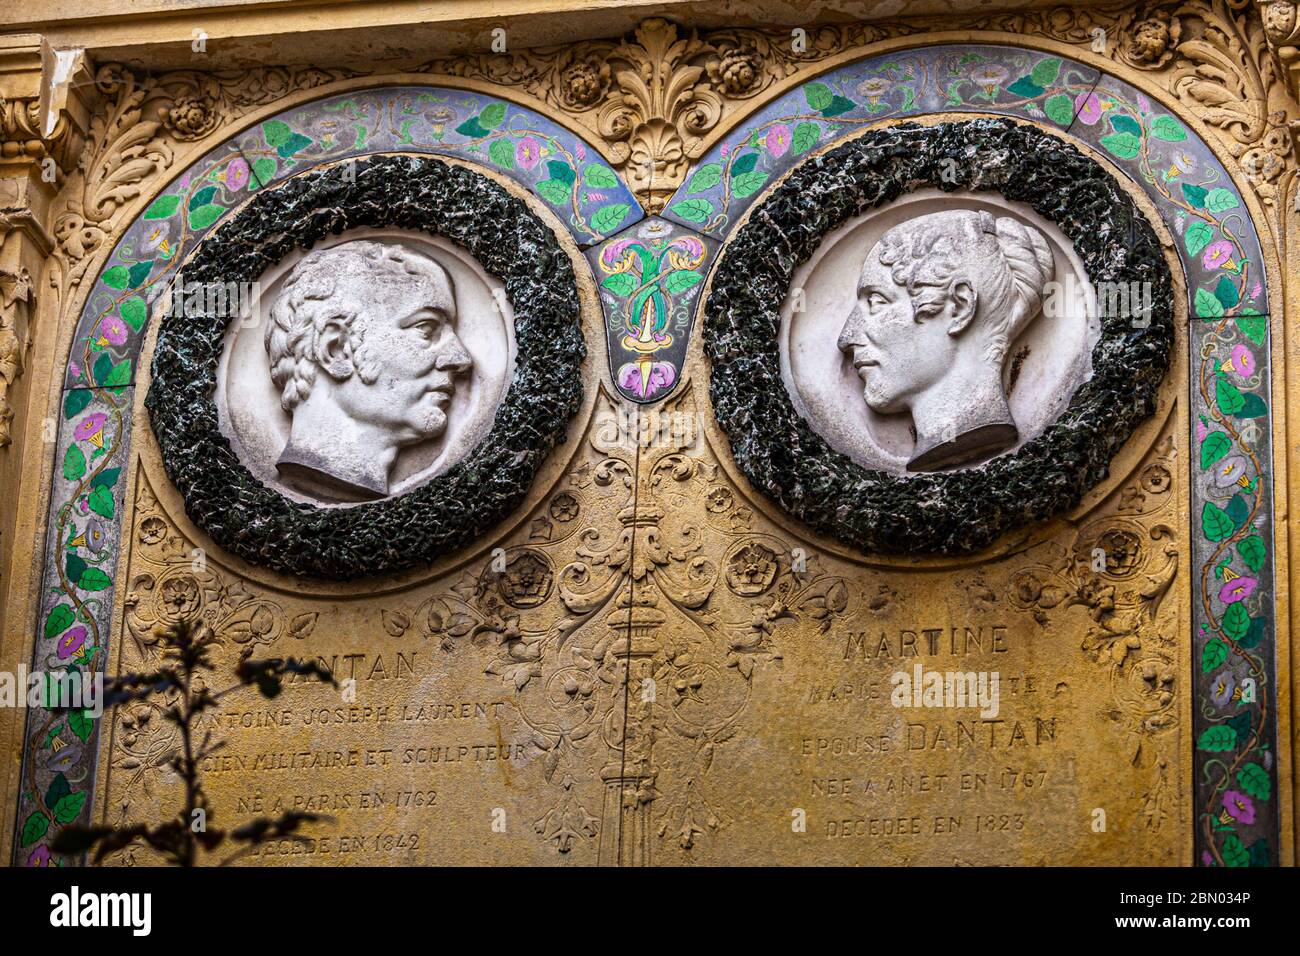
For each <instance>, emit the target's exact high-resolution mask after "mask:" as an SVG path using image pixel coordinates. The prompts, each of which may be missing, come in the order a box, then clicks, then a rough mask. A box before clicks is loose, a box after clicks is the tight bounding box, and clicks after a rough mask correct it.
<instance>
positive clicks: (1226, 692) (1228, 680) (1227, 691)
mask: <svg viewBox="0 0 1300 956" xmlns="http://www.w3.org/2000/svg"><path fill="white" fill-rule="evenodd" d="M1236 689H1237V676H1236V675H1235V674H1233V673H1232V671H1230V670H1227V669H1224V670H1222V671H1220V672H1219V676H1218V677H1216V678H1214V683H1213V684H1211V685H1210V699H1211V700H1212V701H1214V706H1215V707H1226V706H1227V704H1228V701H1230V700H1232V692H1233V691H1234V690H1236Z"/></svg>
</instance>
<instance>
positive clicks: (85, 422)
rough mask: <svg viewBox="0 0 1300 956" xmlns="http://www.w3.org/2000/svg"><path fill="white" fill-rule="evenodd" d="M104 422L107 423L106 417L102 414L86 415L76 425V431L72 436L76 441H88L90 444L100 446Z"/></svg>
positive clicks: (102, 440) (102, 441)
mask: <svg viewBox="0 0 1300 956" xmlns="http://www.w3.org/2000/svg"><path fill="white" fill-rule="evenodd" d="M106 421H108V416H107V415H105V414H104V413H103V412H95V413H94V414H92V415H87V416H86V417H85V418H83V419H82V420H81V422H80V423H79V424H78V425H77V430H76V431H75V432H73V436H74V437H75V438H76V439H77V441H87V440H89V441H90V442H91V443H92V444H98V445H102V444H103V443H104V437H103V432H104V422H106ZM97 439H98V440H97Z"/></svg>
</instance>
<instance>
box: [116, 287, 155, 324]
mask: <svg viewBox="0 0 1300 956" xmlns="http://www.w3.org/2000/svg"><path fill="white" fill-rule="evenodd" d="M118 312H119V314H120V315H121V316H122V321H123V322H125V323H126V324H127V325H129V326H131V328H133V329H135V331H137V332H139V331H140V330H141V329H142V328H144V320H145V319H146V318H148V316H149V310H148V308H146V306H145V304H144V299H142V298H140V297H139V296H138V295H133V296H131V298H129V299H127V300H126V301H125V302H123V303H122V306H121V308H120V309H118Z"/></svg>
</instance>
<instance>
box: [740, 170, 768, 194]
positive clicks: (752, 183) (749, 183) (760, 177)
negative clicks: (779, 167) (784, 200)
mask: <svg viewBox="0 0 1300 956" xmlns="http://www.w3.org/2000/svg"><path fill="white" fill-rule="evenodd" d="M765 182H767V173H763V172H752V173H745V175H743V176H736V177H734V178H733V179H732V180H731V192H732V195H734V196H735V197H736V198H737V199H744V198H745V197H746V196H751V195H753V194H754V193H756V192H758V191H759V190H760V189H761V188H763V183H765Z"/></svg>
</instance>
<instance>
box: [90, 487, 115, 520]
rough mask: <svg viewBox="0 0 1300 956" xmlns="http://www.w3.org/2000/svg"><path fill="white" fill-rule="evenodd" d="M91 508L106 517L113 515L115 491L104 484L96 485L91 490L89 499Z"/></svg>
mask: <svg viewBox="0 0 1300 956" xmlns="http://www.w3.org/2000/svg"><path fill="white" fill-rule="evenodd" d="M88 503H89V505H90V510H91V511H93V512H95V514H97V515H103V516H104V517H105V518H111V517H113V492H112V490H111V489H109V488H105V487H104V486H103V485H96V486H95V487H94V488H93V489H92V490H91V492H90V497H89V500H88Z"/></svg>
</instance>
